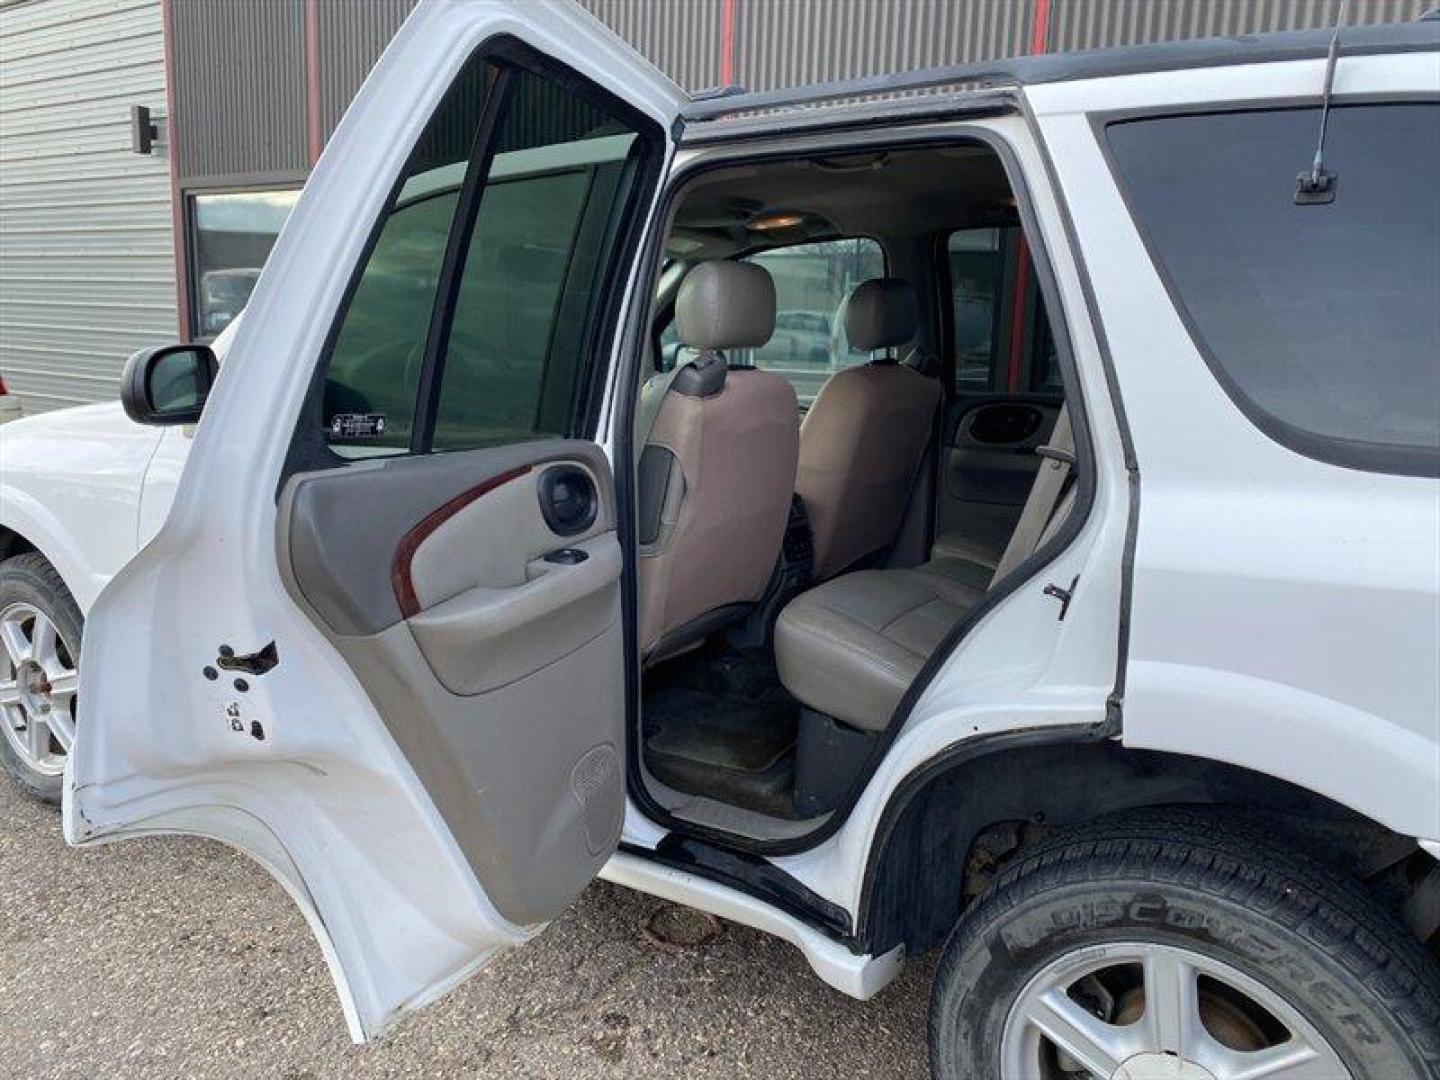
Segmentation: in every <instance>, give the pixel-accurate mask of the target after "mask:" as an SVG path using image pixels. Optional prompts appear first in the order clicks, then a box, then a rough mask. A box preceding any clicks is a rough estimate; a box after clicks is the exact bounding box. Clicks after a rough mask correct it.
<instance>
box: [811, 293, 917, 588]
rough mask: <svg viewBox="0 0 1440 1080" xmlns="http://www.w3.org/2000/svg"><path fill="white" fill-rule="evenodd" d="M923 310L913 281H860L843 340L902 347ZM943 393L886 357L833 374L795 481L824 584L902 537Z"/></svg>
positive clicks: (814, 410)
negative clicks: (913, 490)
mask: <svg viewBox="0 0 1440 1080" xmlns="http://www.w3.org/2000/svg"><path fill="white" fill-rule="evenodd" d="M918 309H919V302H918V300H917V298H916V294H915V287H914V286H913V285H911V284H910V283H909V282H908V281H902V280H900V279H898V278H875V279H873V280H870V281H864V282H861V283H860V284H859V285H857V286H855V288H854V290H853V291H852V292H851V294H850V296H849V298H848V299H847V300H846V301H845V312H844V318H845V336H846V338H847V339H848V340H849V342H850V346H851V348H854V349H860V350H864V351H870V352H874V351H877V350H882V349H893V348H896V347H899V346H902V345H905V344H906V343H908V342H909V341H911V340H912V339H913V338H914V337H915V328H916V318H917V311H918ZM940 398H941V389H940V383H939V382H938V381H937V380H936V379H933V378H930V377H929V376H928V375H922V374H921V373H920V372H919V371H917V370H915V369H914V368H912V367H907V366H905V365H903V364H899V363H896V362H895V361H894V360H893V359H889V358H886V359H879V360H875V361H873V362H871V363H869V364H864V365H862V366H860V367H853V368H848V369H846V370H845V371H840V372H836V373H835V374H834V375H832V376H830V378H829V379H828V380H826V382H825V385H824V386H822V387H821V388H820V393H819V394H818V395H817V396H816V398H815V401H814V402H813V403H812V404H811V406H810V409H809V411H807V412H806V414H805V423H804V424H803V425H802V426H801V428H800V462H799V469H798V472H797V474H796V478H795V490H796V492H798V493H799V495H800V498H801V499H802V500H803V501H804V503H805V512H806V516H807V517H808V518H809V522H810V532H811V535H812V537H813V541H814V549H815V565H814V573H815V577H816V578H817V579H818V580H824V579H825V578H828V577H833V576H834V575H836V574H838V573H840V572H841V571H842V570H845V569H846V568H847V567H849V566H853V565H854V564H855V563H856V562H858V561H859V560H860V559H863V558H865V557H866V556H869V555H872V554H874V553H875V552H877V551H880V550H882V549H884V548H885V547H887V546H889V545H890V544H891V543H892V542H893V541H894V540H895V535H896V533H898V532H899V529H900V525H901V523H902V521H903V519H904V515H905V505H906V503H907V502H908V501H909V498H910V489H911V486H912V485H913V483H914V480H915V476H916V473H917V472H918V470H919V468H920V459H921V455H922V454H924V452H925V446H926V444H927V442H928V441H929V439H930V432H931V429H932V428H933V426H934V423H935V417H936V414H937V412H938V410H939V408H940Z"/></svg>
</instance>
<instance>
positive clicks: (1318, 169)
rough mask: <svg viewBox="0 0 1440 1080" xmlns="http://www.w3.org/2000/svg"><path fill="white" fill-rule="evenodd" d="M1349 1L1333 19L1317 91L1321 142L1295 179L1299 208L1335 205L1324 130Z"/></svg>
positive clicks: (1327, 121)
mask: <svg viewBox="0 0 1440 1080" xmlns="http://www.w3.org/2000/svg"><path fill="white" fill-rule="evenodd" d="M1349 6H1350V0H1340V13H1339V15H1337V16H1336V19H1335V32H1334V33H1333V34H1331V35H1330V54H1329V56H1328V57H1327V58H1326V60H1325V84H1324V86H1323V87H1321V90H1320V138H1319V140H1318V141H1317V142H1316V144H1315V159H1314V160H1313V161H1312V162H1311V163H1310V168H1309V169H1308V170H1307V171H1306V172H1302V173H1301V174H1300V175H1299V176H1297V177H1295V202H1296V203H1297V204H1298V205H1300V206H1316V205H1322V204H1324V203H1332V202H1334V201H1335V184H1336V181H1337V180H1338V179H1339V178H1338V177H1337V176H1336V175H1335V174H1334V173H1332V172H1327V171H1326V170H1325V129H1326V128H1327V127H1329V124H1330V93H1331V91H1332V90H1334V88H1335V61H1336V60H1338V59H1339V58H1340V29H1341V27H1343V26H1344V25H1345V14H1346V9H1347V8H1348V7H1349Z"/></svg>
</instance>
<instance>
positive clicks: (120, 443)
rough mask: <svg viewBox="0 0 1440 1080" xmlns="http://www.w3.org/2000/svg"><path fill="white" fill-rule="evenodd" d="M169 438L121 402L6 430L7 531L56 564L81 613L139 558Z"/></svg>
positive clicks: (2, 518) (0, 469) (1, 485)
mask: <svg viewBox="0 0 1440 1080" xmlns="http://www.w3.org/2000/svg"><path fill="white" fill-rule="evenodd" d="M161 440H162V435H161V432H160V429H159V428H147V427H142V426H140V425H139V424H136V423H134V422H133V421H131V420H130V419H129V418H128V417H127V416H126V415H125V413H124V411H123V410H122V409H121V408H120V403H119V402H118V401H116V402H106V403H103V404H98V405H82V406H80V407H79V408H75V409H64V410H61V411H58V412H51V413H41V414H39V415H37V416H33V417H28V418H26V419H23V420H17V421H16V422H15V423H13V424H6V425H5V426H4V427H3V428H0V525H3V526H5V527H6V528H10V529H14V530H15V531H16V532H17V533H19V534H20V535H21V536H23V537H24V538H25V539H26V540H28V541H29V542H30V543H32V544H34V545H35V547H36V548H37V549H38V550H39V551H40V553H41V554H42V555H44V556H45V558H47V559H49V560H50V562H51V564H52V565H53V566H54V567H55V569H56V570H57V571H59V573H60V576H61V577H62V578H63V579H64V580H65V583H66V584H67V585H68V586H69V587H70V591H71V593H72V594H73V595H74V596H75V602H76V603H77V604H79V605H80V610H81V611H87V610H89V608H90V605H91V604H92V603H93V602H94V600H95V597H96V596H98V595H99V593H100V590H101V589H102V588H103V587H104V586H105V583H106V582H107V581H109V580H110V577H111V575H112V574H114V573H115V571H117V570H119V569H120V567H122V566H123V565H125V563H126V562H127V561H128V560H129V559H130V558H131V557H132V556H133V555H134V554H135V549H136V547H137V538H138V528H139V506H140V490H141V487H142V485H143V483H144V480H145V473H146V470H147V469H148V468H149V466H150V461H151V458H152V457H153V456H154V454H155V448H156V447H157V446H158V445H159V444H160V442H161Z"/></svg>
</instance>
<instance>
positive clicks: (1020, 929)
mask: <svg viewBox="0 0 1440 1080" xmlns="http://www.w3.org/2000/svg"><path fill="white" fill-rule="evenodd" d="M1132 949H1133V950H1134V955H1135V956H1139V957H1142V958H1143V959H1142V960H1141V962H1139V963H1134V964H1128V965H1127V964H1126V963H1123V962H1122V961H1123V960H1125V959H1126V958H1127V957H1128V956H1129V955H1131V953H1130V950H1132ZM1177 958H1178V961H1177ZM1151 964H1153V965H1154V967H1153V968H1152V966H1150V965H1151ZM1167 964H1168V965H1170V966H1169V968H1167V967H1166V965H1167ZM1166 970H1174V971H1184V972H1186V973H1187V974H1185V975H1184V976H1176V977H1174V978H1173V979H1172V983H1173V985H1174V986H1177V987H1179V986H1190V987H1196V988H1197V989H1196V990H1195V994H1196V1001H1197V1003H1198V1004H1197V1006H1196V1008H1195V1009H1194V1010H1191V1009H1189V1008H1186V1007H1182V1006H1181V1005H1180V1004H1176V1006H1175V1008H1174V1010H1173V1014H1174V1016H1177V1017H1178V1016H1195V1013H1196V1012H1198V1013H1199V1014H1200V1015H1201V1016H1203V1017H1205V1019H1201V1020H1200V1023H1199V1031H1198V1033H1196V1027H1195V1025H1194V1023H1193V1021H1192V1022H1191V1024H1190V1026H1189V1027H1185V1028H1178V1027H1176V1026H1175V1025H1174V1024H1173V1023H1172V1024H1170V1026H1169V1027H1168V1028H1167V1027H1166V1023H1167V1022H1166V1021H1165V1020H1164V1019H1162V1016H1163V1015H1164V1014H1165V1013H1166V1008H1165V1005H1166V1002H1167V1000H1168V1001H1174V1002H1177V1003H1179V1002H1186V1001H1189V1000H1190V999H1189V998H1184V997H1180V996H1171V997H1169V998H1167V997H1166V995H1165V992H1163V991H1161V992H1158V993H1157V994H1156V995H1155V996H1154V997H1153V998H1152V997H1151V995H1150V990H1149V987H1150V986H1151V985H1152V978H1151V974H1152V972H1154V973H1156V974H1155V977H1154V979H1153V984H1154V985H1156V986H1159V985H1160V984H1161V982H1162V976H1161V974H1160V973H1162V972H1164V971H1166ZM1087 971H1088V972H1090V974H1082V973H1084V972H1087ZM1197 975H1198V976H1199V977H1198V978H1197V977H1196V976H1197ZM1212 975H1213V976H1215V978H1211V979H1210V981H1208V982H1207V981H1206V979H1207V978H1210V977H1211V976H1212ZM1072 979H1073V980H1075V981H1073V982H1071V981H1070V980H1072ZM1051 980H1053V981H1051ZM1088 980H1094V981H1093V982H1091V981H1088ZM1105 980H1109V982H1108V984H1106V982H1105ZM1126 980H1129V982H1128V985H1129V987H1130V988H1129V990H1124V989H1123V988H1124V987H1125V986H1126V985H1127V982H1126ZM1047 988H1050V989H1049V991H1048V992H1047ZM1232 992H1233V993H1234V994H1238V995H1239V997H1236V998H1233V1001H1238V1002H1240V1005H1239V1006H1237V1009H1238V1011H1240V1012H1241V1013H1243V1014H1244V1015H1241V1016H1240V1019H1239V1020H1238V1021H1235V1023H1230V1024H1229V1026H1226V1024H1227V1023H1228V1021H1227V1017H1229V1016H1230V1015H1231V1014H1229V1013H1225V1012H1224V1010H1225V1009H1229V1008H1231V1004H1227V1001H1229V1000H1231V998H1230V995H1231V994H1232ZM1126 994H1128V995H1131V996H1132V1001H1133V995H1139V998H1140V1004H1139V1007H1138V1011H1137V1009H1136V1008H1134V1007H1130V1008H1128V1013H1129V1016H1128V1018H1127V1017H1126V1016H1125V1015H1124V1013H1126V1011H1127V1009H1126V1008H1120V1007H1118V1006H1120V1005H1121V1003H1123V1002H1125V1001H1126V997H1125V996H1124V995H1126ZM1267 994H1268V995H1269V997H1267V996H1266V995H1267ZM1077 995H1078V1006H1077V1009H1076V1011H1081V1012H1082V1013H1083V1019H1084V1020H1085V1024H1084V1025H1081V1027H1080V1028H1079V1029H1078V1030H1080V1031H1082V1033H1083V1032H1091V1031H1100V1032H1101V1033H1102V1034H1103V1036H1104V1045H1105V1046H1106V1047H1108V1048H1109V1049H1115V1048H1116V1047H1117V1046H1118V1047H1121V1049H1119V1051H1118V1052H1116V1053H1114V1054H1110V1055H1108V1056H1107V1054H1106V1053H1101V1052H1097V1054H1096V1060H1098V1061H1101V1062H1102V1064H1101V1065H1100V1066H1099V1067H1096V1066H1094V1065H1091V1066H1090V1067H1091V1068H1092V1069H1094V1071H1096V1072H1099V1073H1100V1074H1102V1075H1111V1076H1115V1077H1124V1076H1131V1075H1134V1076H1139V1075H1155V1076H1159V1075H1165V1076H1171V1075H1175V1076H1189V1075H1194V1076H1197V1077H1198V1076H1210V1075H1216V1076H1223V1075H1227V1070H1228V1068H1229V1066H1228V1065H1227V1066H1226V1068H1224V1069H1222V1068H1220V1067H1219V1066H1217V1065H1216V1064H1215V1063H1214V1061H1215V1060H1217V1059H1211V1058H1208V1057H1207V1055H1208V1054H1210V1053H1211V1052H1212V1051H1213V1052H1214V1053H1218V1054H1222V1055H1224V1054H1231V1055H1233V1054H1234V1053H1235V1052H1236V1051H1244V1052H1245V1053H1246V1054H1253V1053H1256V1052H1270V1053H1275V1054H1279V1053H1283V1052H1285V1050H1287V1049H1288V1050H1290V1051H1291V1052H1296V1051H1297V1048H1303V1045H1304V1044H1306V1043H1309V1044H1312V1045H1313V1046H1314V1047H1315V1048H1316V1050H1317V1054H1318V1057H1317V1058H1316V1059H1315V1062H1316V1063H1315V1064H1312V1066H1311V1068H1312V1071H1311V1072H1309V1073H1306V1074H1305V1075H1329V1072H1330V1071H1333V1072H1334V1074H1336V1075H1339V1074H1340V1073H1341V1069H1340V1068H1339V1067H1335V1068H1333V1070H1332V1069H1330V1067H1329V1063H1331V1062H1334V1063H1336V1064H1337V1065H1338V1066H1343V1069H1345V1070H1348V1071H1349V1073H1350V1075H1351V1076H1352V1077H1354V1078H1355V1080H1368V1078H1377V1080H1378V1078H1381V1077H1383V1078H1385V1080H1422V1078H1435V1077H1440V962H1437V960H1436V958H1435V957H1434V956H1433V955H1431V954H1430V953H1429V952H1427V951H1426V949H1425V948H1424V947H1423V946H1422V945H1421V944H1420V943H1419V942H1418V941H1417V940H1416V939H1415V938H1414V937H1413V936H1412V935H1411V934H1410V933H1409V932H1408V931H1407V930H1406V929H1405V928H1404V926H1403V925H1401V923H1400V922H1399V920H1398V919H1397V918H1395V917H1394V916H1393V915H1392V914H1391V913H1390V912H1389V911H1387V910H1385V909H1383V908H1382V907H1380V906H1379V904H1378V903H1377V902H1376V901H1375V900H1374V899H1373V898H1372V897H1371V896H1370V895H1369V894H1368V893H1367V892H1366V891H1365V890H1364V889H1363V888H1362V887H1361V886H1360V885H1359V884H1358V883H1356V882H1354V881H1352V880H1349V879H1347V878H1345V877H1344V876H1343V875H1341V874H1340V873H1338V872H1336V871H1332V870H1330V869H1329V868H1327V867H1325V866H1324V865H1322V864H1320V863H1318V862H1316V861H1314V860H1313V859H1311V858H1310V857H1308V856H1306V855H1304V854H1301V853H1297V852H1296V851H1294V850H1293V849H1291V848H1288V847H1285V846H1281V845H1280V844H1278V843H1276V842H1275V841H1274V840H1273V839H1272V838H1271V837H1269V836H1268V835H1265V834H1262V833H1260V832H1258V831H1257V830H1256V829H1254V828H1253V827H1252V826H1250V825H1249V824H1247V823H1245V822H1243V821H1230V820H1224V821H1217V820H1216V818H1215V817H1214V816H1206V815H1202V814H1199V813H1195V812H1188V811H1179V810H1177V811H1163V812H1152V813H1149V814H1144V815H1125V816H1121V817H1116V818H1109V819H1104V820H1100V821H1096V822H1092V823H1089V824H1087V825H1086V826H1082V827H1079V828H1076V829H1073V830H1068V831H1066V832H1062V833H1058V834H1057V835H1056V836H1054V837H1053V838H1051V839H1050V840H1048V841H1047V842H1045V844H1044V845H1043V846H1041V847H1039V848H1037V849H1036V850H1035V851H1034V852H1033V853H1022V854H1021V856H1020V857H1019V858H1018V859H1017V861H1016V862H1015V864H1013V865H1012V866H1010V867H1009V868H1008V869H1006V870H1005V871H1004V872H1003V873H1002V874H1001V875H1000V876H999V878H998V879H997V880H996V881H995V882H994V883H993V884H992V885H991V887H990V889H989V890H987V892H986V893H985V894H984V895H983V896H981V897H980V898H979V899H978V900H977V901H976V903H975V905H974V906H973V907H972V908H971V910H970V911H969V912H968V913H967V914H966V915H965V916H964V917H963V918H962V919H961V921H960V923H959V925H958V926H957V927H956V928H955V931H954V933H953V934H952V935H951V938H950V940H949V942H948V943H947V944H946V946H945V950H944V954H943V956H942V958H941V961H940V964H939V967H938V969H937V971H936V975H935V983H934V987H933V989H932V993H931V1000H930V1055H931V1066H932V1070H933V1073H934V1076H935V1077H936V1078H937V1080H960V1078H962V1077H963V1078H972V1077H973V1078H980V1077H983V1078H986V1080H990V1078H996V1080H1049V1078H1050V1077H1052V1076H1053V1077H1072V1076H1073V1077H1081V1076H1088V1075H1091V1073H1087V1072H1085V1071H1084V1068H1083V1067H1082V1068H1081V1071H1079V1072H1066V1071H1064V1069H1065V1068H1070V1067H1073V1066H1076V1065H1077V1064H1078V1063H1079V1062H1080V1061H1082V1060H1083V1052H1082V1055H1081V1057H1079V1058H1077V1057H1076V1056H1074V1055H1070V1056H1066V1055H1064V1054H1062V1053H1061V1052H1059V1051H1057V1050H1056V1047H1057V1046H1058V1045H1059V1044H1058V1043H1055V1042H1053V1041H1051V1040H1050V1037H1049V1036H1048V1035H1045V1034H1043V1032H1044V1031H1045V1030H1051V1031H1060V1032H1069V1029H1067V1028H1065V1027H1064V1026H1063V1024H1062V1025H1061V1026H1060V1027H1056V1026H1055V1025H1054V1022H1053V1018H1054V1017H1055V1016H1057V1015H1058V1016H1060V1017H1062V1018H1064V1017H1069V1016H1073V1015H1074V1014H1075V1013H1074V1011H1071V1006H1070V1004H1069V1002H1070V1001H1074V1000H1076V998H1077ZM1221 998H1225V999H1227V1000H1220V999H1221ZM1152 1000H1154V1001H1155V1002H1156V1005H1157V1007H1156V1008H1154V1010H1153V1017H1154V1019H1153V1020H1151V1016H1152V1010H1151V1005H1150V1002H1151V1001H1152ZM1054 1003H1058V1005H1055V1004H1054ZM1257 1003H1261V1004H1264V1006H1265V1007H1264V1008H1263V1009H1257V1008H1256V1005H1257ZM1272 1005H1273V1006H1274V1008H1273V1009H1272V1008H1271V1007H1270V1006H1272ZM1052 1008H1053V1010H1054V1011H1052ZM1107 1009H1108V1010H1109V1011H1108V1013H1107ZM1216 1010H1221V1011H1220V1012H1217V1011H1216ZM1286 1010H1289V1012H1287V1011H1286ZM1096 1014H1100V1015H1101V1016H1108V1023H1107V1022H1104V1021H1097V1020H1096V1019H1095V1016H1096ZM1267 1017H1268V1018H1269V1020H1277V1019H1278V1020H1279V1025H1278V1026H1272V1025H1270V1024H1269V1023H1268V1021H1267V1019H1266V1018H1267ZM1286 1017H1292V1018H1293V1019H1291V1020H1288V1021H1287V1020H1286ZM1197 1019H1199V1017H1197ZM1047 1024H1049V1025H1050V1027H1049V1028H1048V1029H1047V1027H1046V1025H1047ZM1095 1024H1098V1025H1099V1026H1098V1027H1095V1026H1092V1025H1095ZM1126 1024H1131V1025H1132V1026H1128V1027H1127V1026H1124V1025H1126ZM1152 1024H1153V1026H1152ZM1236 1024H1243V1025H1245V1026H1243V1029H1241V1030H1239V1033H1237V1027H1236ZM1113 1025H1120V1026H1113ZM1307 1025H1308V1027H1307ZM1262 1028H1263V1029H1264V1031H1262V1030H1261V1029H1262ZM1163 1031H1169V1032H1175V1031H1184V1032H1186V1033H1187V1034H1185V1035H1183V1036H1180V1037H1176V1038H1174V1039H1172V1040H1169V1041H1170V1042H1174V1043H1178V1044H1183V1046H1184V1049H1182V1051H1180V1052H1178V1053H1177V1052H1174V1051H1172V1052H1171V1053H1170V1054H1168V1055H1166V1056H1168V1057H1169V1058H1170V1062H1169V1063H1168V1064H1169V1066H1170V1067H1173V1066H1174V1058H1175V1057H1176V1056H1179V1057H1180V1058H1182V1059H1183V1060H1188V1061H1191V1062H1194V1063H1195V1064H1197V1065H1202V1064H1203V1065H1205V1067H1206V1068H1208V1069H1211V1070H1214V1071H1213V1072H1206V1071H1204V1070H1203V1069H1202V1070H1199V1071H1194V1072H1178V1071H1177V1072H1170V1071H1165V1070H1164V1069H1163V1068H1157V1066H1164V1065H1166V1064H1167V1063H1166V1062H1165V1061H1163V1060H1162V1059H1161V1058H1160V1057H1159V1056H1157V1051H1156V1050H1155V1048H1154V1046H1152V1045H1149V1044H1147V1045H1145V1046H1144V1047H1143V1049H1144V1050H1145V1053H1140V1054H1138V1056H1133V1057H1127V1056H1126V1055H1127V1054H1131V1053H1134V1052H1135V1051H1134V1049H1123V1047H1125V1046H1130V1047H1132V1048H1134V1047H1140V1044H1141V1043H1143V1042H1145V1041H1146V1040H1147V1039H1154V1040H1157V1041H1158V1043H1159V1044H1167V1040H1166V1036H1165V1035H1164V1034H1163ZM1307 1032H1308V1034H1307ZM1069 1033H1070V1034H1071V1035H1073V1032H1069ZM1217 1035H1220V1036H1223V1039H1222V1040H1221V1041H1223V1042H1224V1043H1225V1045H1220V1043H1219V1042H1217V1041H1216V1040H1215V1038H1214V1037H1215V1036H1217ZM1247 1040H1253V1041H1247ZM1317 1040H1318V1041H1317ZM1072 1041H1073V1042H1074V1043H1075V1045H1077V1046H1081V1047H1084V1046H1087V1045H1092V1044H1090V1043H1087V1041H1086V1039H1085V1037H1084V1035H1083V1034H1082V1036H1081V1037H1079V1038H1076V1039H1073V1040H1072ZM1282 1044H1283V1045H1282ZM1142 1059H1143V1060H1142ZM1224 1060H1225V1061H1227V1062H1231V1063H1233V1062H1234V1061H1235V1060H1237V1059H1236V1058H1235V1057H1233V1056H1231V1057H1226V1058H1224ZM1246 1060H1255V1059H1254V1058H1253V1056H1252V1057H1249V1058H1246ZM1111 1061H1120V1062H1127V1061H1128V1062H1131V1065H1130V1070H1131V1071H1126V1070H1125V1069H1120V1070H1118V1071H1117V1070H1116V1069H1115V1068H1114V1067H1113V1065H1111V1064H1107V1063H1106V1062H1111ZM1031 1062H1033V1067H1032V1066H1031V1064H1030V1063H1031ZM1017 1063H1018V1064H1017ZM1317 1069H1318V1071H1316V1070H1317ZM1106 1070H1108V1072H1107V1071H1106ZM1149 1070H1154V1071H1149ZM1235 1071H1237V1072H1238V1071H1239V1070H1238V1069H1237V1070H1235ZM1284 1075H1287V1076H1288V1075H1290V1073H1288V1072H1287V1073H1285V1074H1284Z"/></svg>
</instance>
